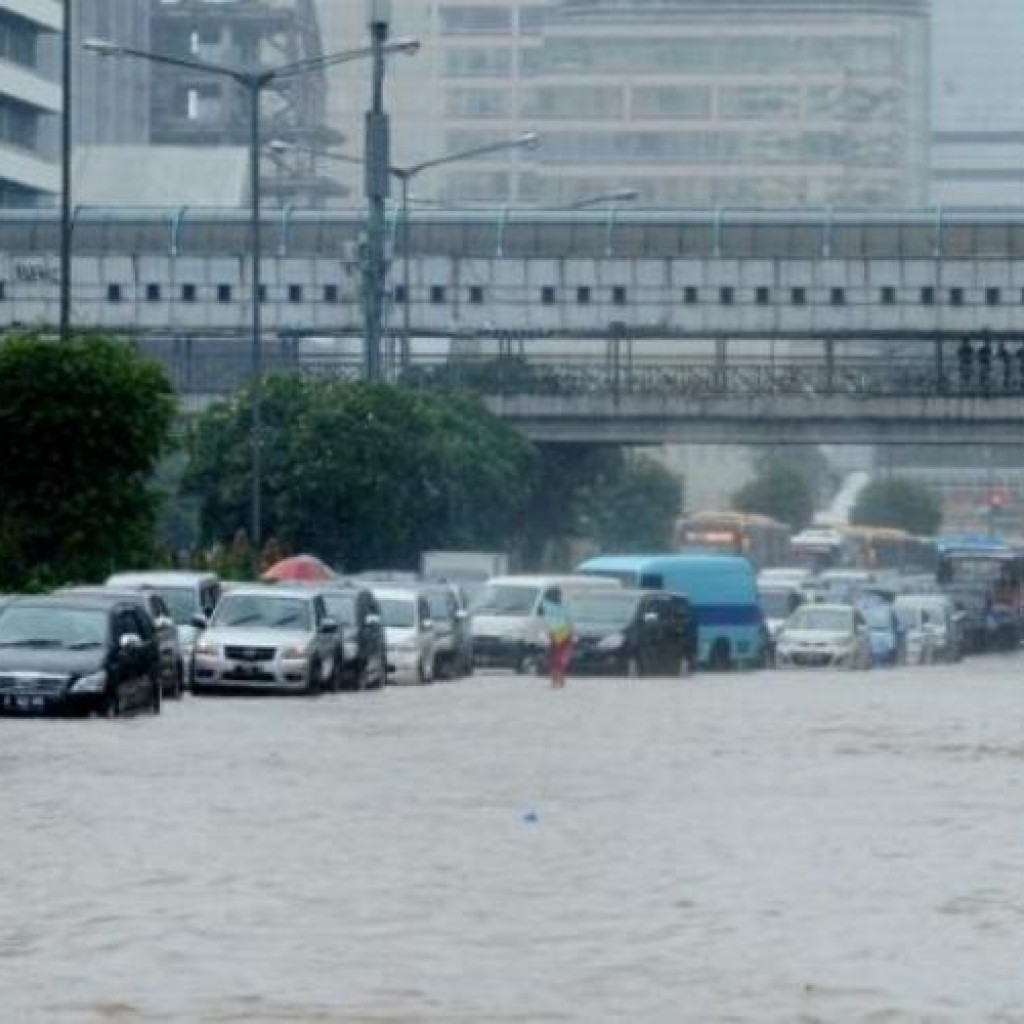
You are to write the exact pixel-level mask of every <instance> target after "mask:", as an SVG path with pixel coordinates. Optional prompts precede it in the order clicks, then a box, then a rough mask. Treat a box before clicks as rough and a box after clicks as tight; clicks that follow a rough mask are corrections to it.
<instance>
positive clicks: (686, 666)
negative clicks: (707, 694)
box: [679, 654, 693, 676]
mask: <svg viewBox="0 0 1024 1024" xmlns="http://www.w3.org/2000/svg"><path fill="white" fill-rule="evenodd" d="M692 673H693V664H692V663H691V662H690V659H689V658H688V657H687V656H686V655H685V654H684V655H683V656H682V657H681V658H680V659H679V675H681V676H688V675H691V674H692Z"/></svg>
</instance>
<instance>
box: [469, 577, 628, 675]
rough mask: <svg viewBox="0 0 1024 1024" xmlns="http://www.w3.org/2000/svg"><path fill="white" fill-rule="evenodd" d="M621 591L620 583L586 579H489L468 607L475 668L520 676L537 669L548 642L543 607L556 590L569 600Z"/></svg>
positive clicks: (604, 578)
mask: <svg viewBox="0 0 1024 1024" xmlns="http://www.w3.org/2000/svg"><path fill="white" fill-rule="evenodd" d="M621 586H622V584H621V583H619V581H618V580H613V579H608V578H606V577H601V576H583V575H564V576H525V575H523V576H495V577H493V578H491V579H489V580H488V581H487V583H486V584H485V585H484V588H483V589H482V590H481V591H480V593H478V594H477V595H476V597H475V598H474V600H473V604H472V606H471V607H470V613H471V615H472V616H473V662H474V664H476V665H480V666H486V667H497V668H512V669H515V671H516V672H528V671H533V670H535V669H536V667H537V666H538V665H539V664H540V662H541V658H542V656H543V654H544V651H545V649H546V648H547V642H548V641H547V631H546V629H545V628H544V620H543V618H542V615H541V606H542V605H543V603H544V599H545V598H546V597H547V596H548V595H549V594H550V593H551V591H552V590H556V589H557V590H560V591H561V593H562V599H563V600H565V599H566V598H567V597H568V596H570V595H571V594H572V593H574V592H578V591H580V590H593V589H595V588H598V589H605V590H607V589H608V588H609V587H611V588H616V589H621Z"/></svg>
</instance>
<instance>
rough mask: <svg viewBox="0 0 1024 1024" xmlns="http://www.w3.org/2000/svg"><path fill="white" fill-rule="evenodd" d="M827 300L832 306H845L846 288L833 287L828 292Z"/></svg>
mask: <svg viewBox="0 0 1024 1024" xmlns="http://www.w3.org/2000/svg"><path fill="white" fill-rule="evenodd" d="M828 298H829V302H830V303H831V304H832V305H833V306H845V305H846V289H845V288H833V289H832V290H831V291H830V292H829V296H828Z"/></svg>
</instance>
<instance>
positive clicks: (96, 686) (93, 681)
mask: <svg viewBox="0 0 1024 1024" xmlns="http://www.w3.org/2000/svg"><path fill="white" fill-rule="evenodd" d="M106 688H107V672H106V669H102V668H101V669H100V670H99V672H90V673H89V675H87V676H82V677H80V678H79V679H76V680H75V681H74V682H73V683H72V684H71V692H72V693H102V692H103V691H104V690H105V689H106Z"/></svg>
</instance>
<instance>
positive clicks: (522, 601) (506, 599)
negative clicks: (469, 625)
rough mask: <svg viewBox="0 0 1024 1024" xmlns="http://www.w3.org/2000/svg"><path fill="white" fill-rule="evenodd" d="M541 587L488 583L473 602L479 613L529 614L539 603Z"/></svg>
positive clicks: (473, 609) (497, 614)
mask: <svg viewBox="0 0 1024 1024" xmlns="http://www.w3.org/2000/svg"><path fill="white" fill-rule="evenodd" d="M538 597H540V587H533V586H523V585H521V584H516V583H495V584H491V583H488V584H487V586H486V587H484V589H483V590H482V591H481V592H480V593H479V594H478V595H477V598H476V600H475V601H474V602H473V608H472V611H473V612H474V613H475V614H477V615H495V616H502V615H529V614H530V613H531V612H532V611H533V609H534V608H535V607H536V605H537V598H538Z"/></svg>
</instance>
